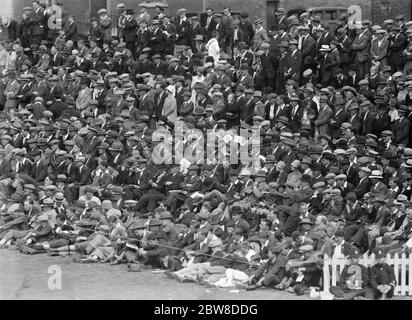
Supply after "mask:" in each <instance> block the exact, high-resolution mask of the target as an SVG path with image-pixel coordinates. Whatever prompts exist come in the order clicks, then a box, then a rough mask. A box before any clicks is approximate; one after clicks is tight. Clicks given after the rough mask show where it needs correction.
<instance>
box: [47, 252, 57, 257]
mask: <svg viewBox="0 0 412 320" xmlns="http://www.w3.org/2000/svg"><path fill="white" fill-rule="evenodd" d="M47 254H48V255H49V256H51V257H56V256H58V255H59V253H58V252H56V251H47Z"/></svg>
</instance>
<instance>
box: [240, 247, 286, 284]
mask: <svg viewBox="0 0 412 320" xmlns="http://www.w3.org/2000/svg"><path fill="white" fill-rule="evenodd" d="M270 249H271V250H269V251H268V257H269V259H268V261H267V262H266V263H265V264H264V265H262V266H261V267H260V268H259V269H258V270H257V271H256V272H255V273H254V274H253V276H252V278H251V280H250V285H249V286H248V287H247V290H255V289H257V288H259V287H262V286H264V287H269V288H273V287H274V286H276V285H278V284H280V283H281V282H282V280H283V277H284V276H285V275H286V265H287V262H288V258H287V257H286V256H284V255H283V254H282V247H281V246H280V245H276V246H273V247H272V248H270Z"/></svg>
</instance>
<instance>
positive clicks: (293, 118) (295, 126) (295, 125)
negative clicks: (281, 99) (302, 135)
mask: <svg viewBox="0 0 412 320" xmlns="http://www.w3.org/2000/svg"><path fill="white" fill-rule="evenodd" d="M302 116H303V108H302V107H300V106H298V108H297V110H296V112H295V113H294V108H292V109H291V111H290V122H289V127H290V129H291V130H292V132H294V133H295V132H299V131H300V127H301V120H302Z"/></svg>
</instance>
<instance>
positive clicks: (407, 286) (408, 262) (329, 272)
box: [323, 253, 412, 296]
mask: <svg viewBox="0 0 412 320" xmlns="http://www.w3.org/2000/svg"><path fill="white" fill-rule="evenodd" d="M359 263H360V264H361V265H364V266H365V267H367V268H369V267H372V266H373V265H375V264H376V261H375V255H374V254H372V255H370V256H368V255H367V254H364V255H363V256H361V257H360V259H359ZM386 263H387V264H389V265H390V266H392V267H393V269H394V271H395V276H396V282H397V286H396V288H395V291H394V295H396V296H405V295H409V296H412V272H411V270H412V254H410V255H409V257H407V256H406V254H405V253H402V255H399V254H397V253H395V254H394V256H393V257H392V256H391V255H390V254H388V255H387V256H386ZM347 264H349V259H346V258H330V257H328V256H327V255H325V257H324V265H323V292H329V288H330V286H335V285H336V284H337V283H338V282H339V276H340V273H341V271H342V270H343V268H344V267H345V265H347Z"/></svg>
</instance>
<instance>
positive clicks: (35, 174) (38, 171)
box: [30, 150, 47, 183]
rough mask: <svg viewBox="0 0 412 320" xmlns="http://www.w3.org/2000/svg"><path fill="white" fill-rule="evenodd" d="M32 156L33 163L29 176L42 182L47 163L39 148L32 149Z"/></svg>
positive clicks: (44, 177)
mask: <svg viewBox="0 0 412 320" xmlns="http://www.w3.org/2000/svg"><path fill="white" fill-rule="evenodd" d="M31 155H32V156H33V160H34V161H33V165H32V167H31V172H30V176H31V177H32V178H33V179H34V180H36V181H37V182H38V183H42V182H43V181H44V179H46V177H47V163H45V162H44V161H43V159H42V158H41V157H42V153H41V151H40V150H36V151H34V152H33V153H32V154H31Z"/></svg>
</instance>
